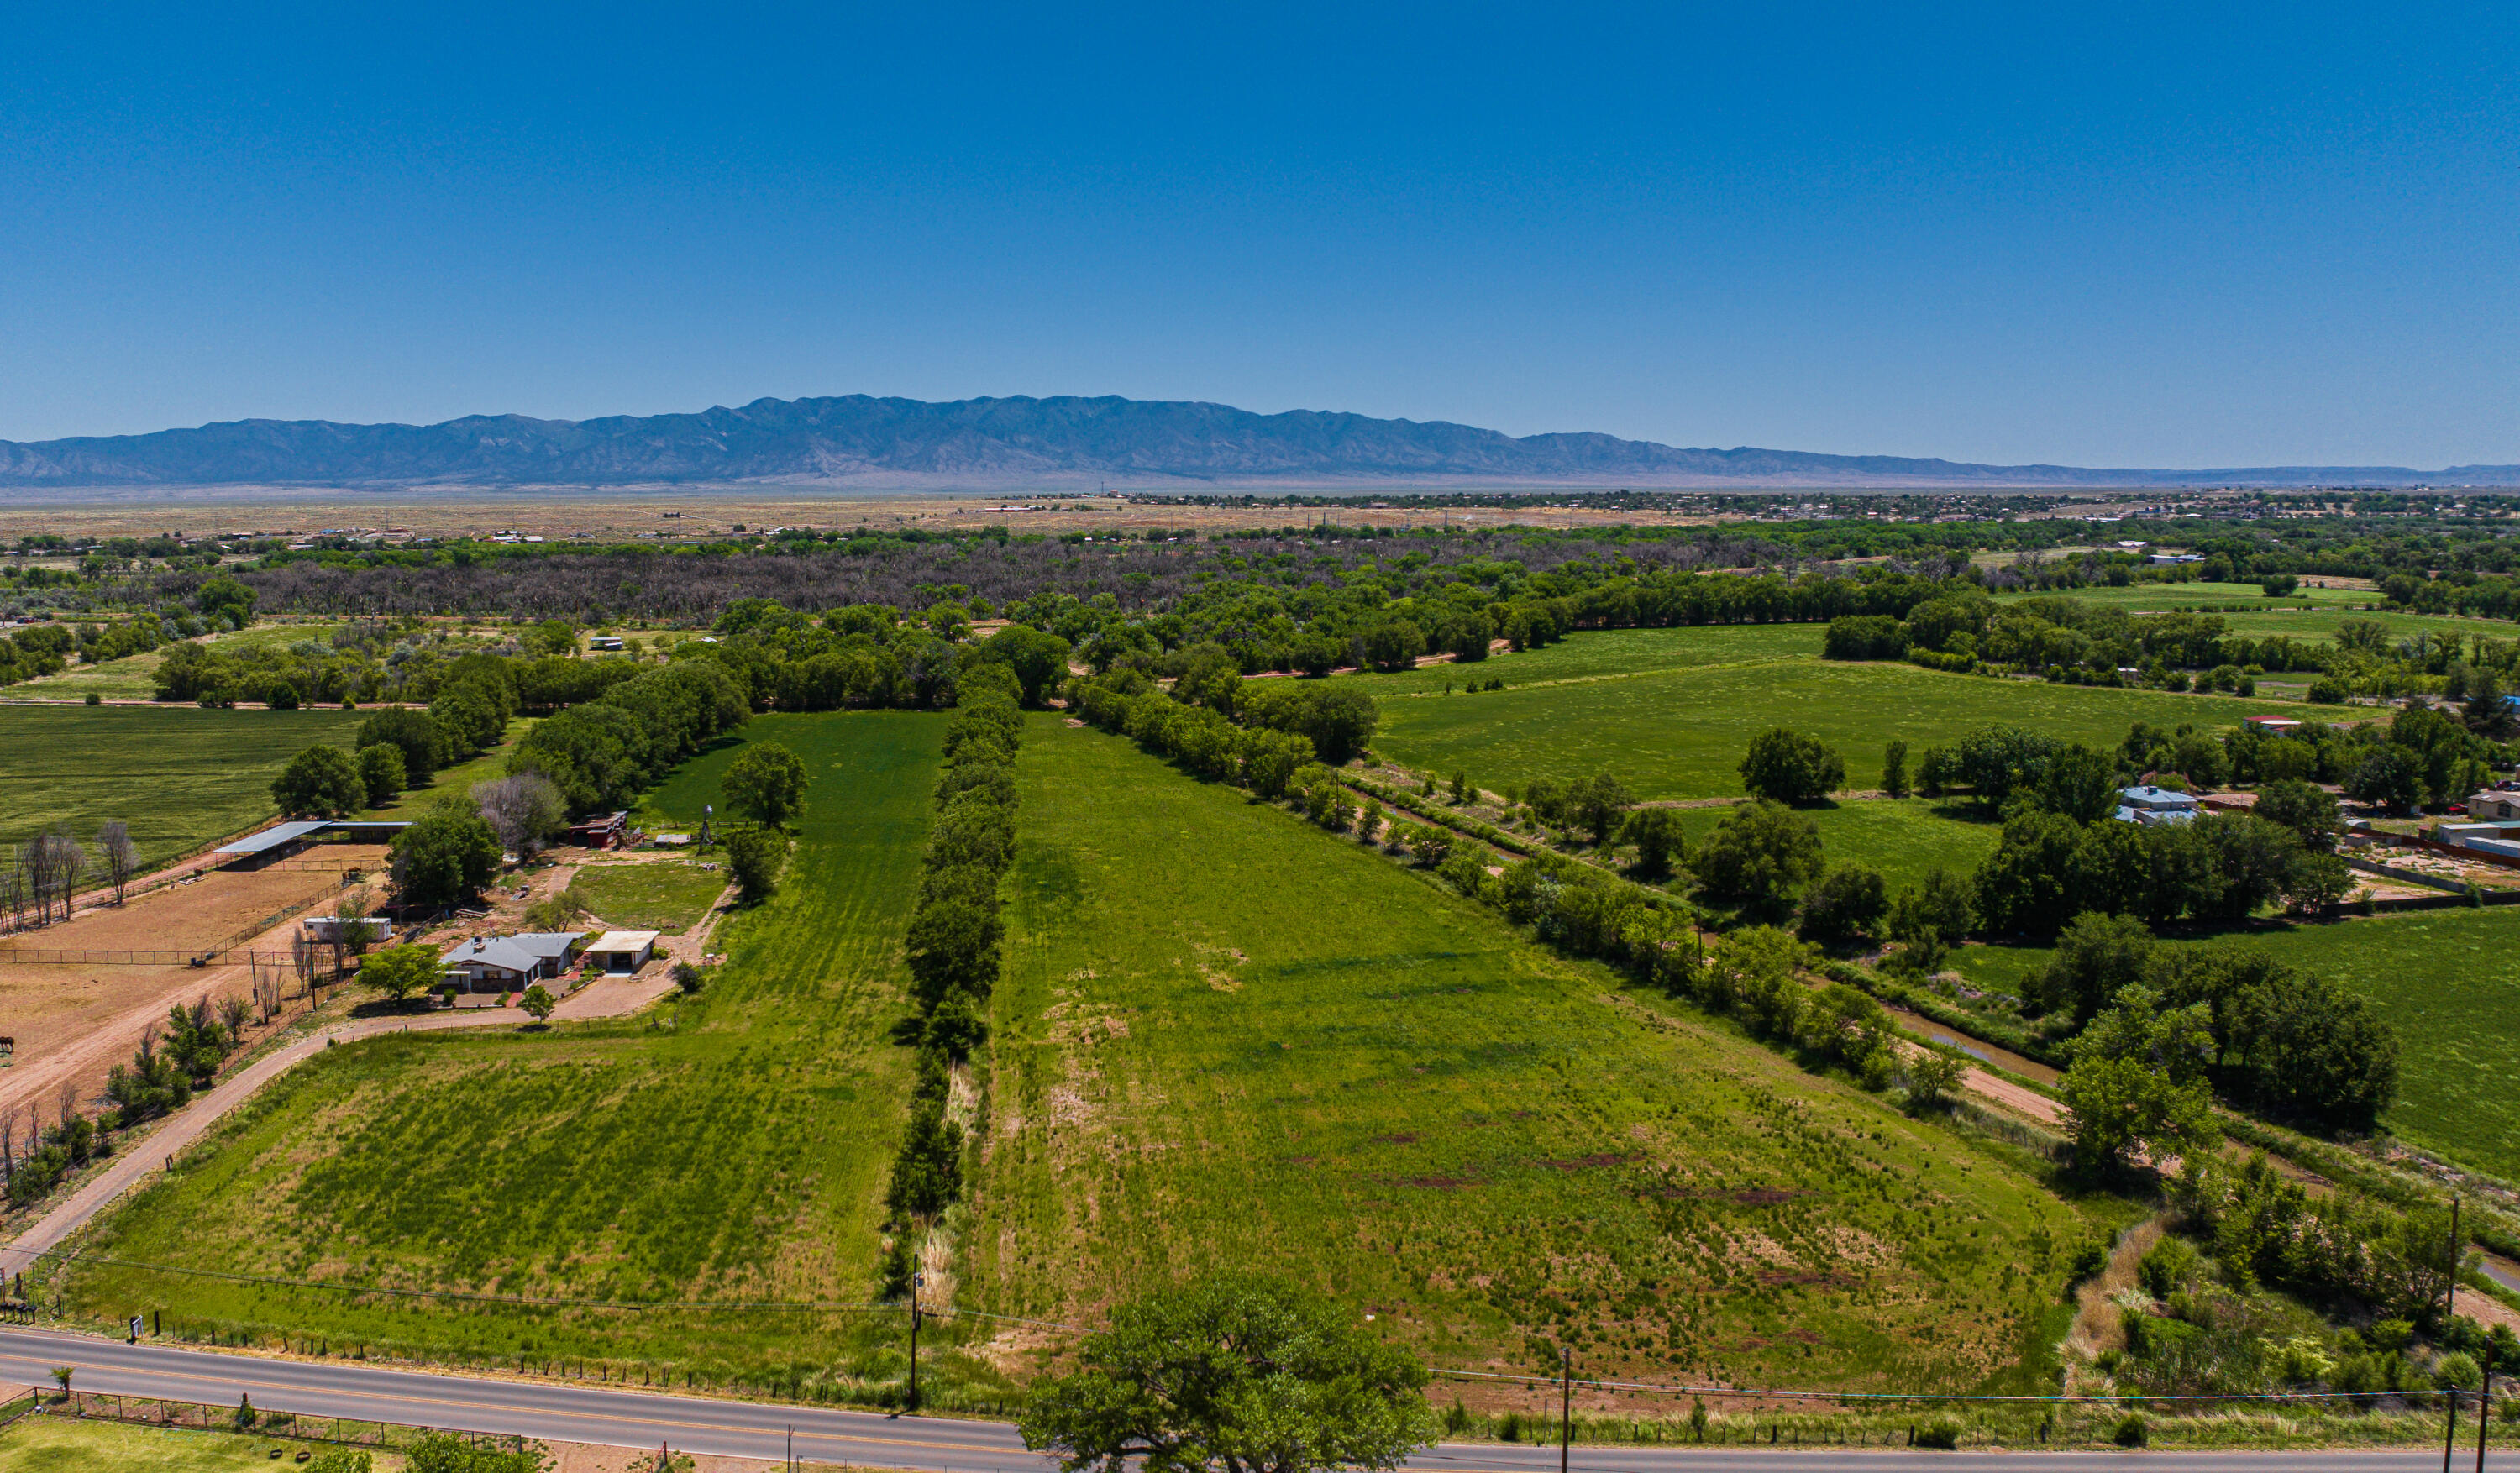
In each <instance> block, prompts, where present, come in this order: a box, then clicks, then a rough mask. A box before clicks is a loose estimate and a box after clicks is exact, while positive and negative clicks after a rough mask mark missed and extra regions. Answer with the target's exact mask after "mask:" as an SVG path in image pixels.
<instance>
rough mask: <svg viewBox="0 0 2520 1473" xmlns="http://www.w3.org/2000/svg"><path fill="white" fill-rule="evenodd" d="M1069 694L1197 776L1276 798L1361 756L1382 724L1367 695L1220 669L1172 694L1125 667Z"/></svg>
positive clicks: (1094, 715) (1090, 713) (1082, 711)
mask: <svg viewBox="0 0 2520 1473" xmlns="http://www.w3.org/2000/svg"><path fill="white" fill-rule="evenodd" d="M1067 694H1068V704H1069V708H1070V709H1072V710H1074V711H1075V712H1076V713H1077V714H1078V715H1079V716H1080V717H1082V718H1083V719H1084V720H1085V721H1086V722H1087V723H1089V724H1091V725H1093V726H1096V727H1099V728H1101V729H1102V730H1103V731H1106V732H1114V733H1118V734H1120V735H1122V736H1126V737H1129V738H1130V739H1131V740H1133V741H1135V742H1137V743H1138V744H1139V745H1140V746H1142V747H1145V748H1146V749H1147V750H1148V751H1150V752H1152V753H1154V754H1155V755H1157V756H1160V757H1166V758H1170V759H1171V760H1173V761H1174V762H1177V763H1179V764H1180V765H1181V766H1182V767H1183V768H1184V769H1186V770H1187V771H1189V772H1191V773H1193V774H1194V775H1195V776H1198V777H1201V778H1206V779H1209V780H1211V781H1221V782H1239V783H1241V784H1243V785H1244V786H1247V787H1249V788H1250V789H1251V790H1252V791H1253V792H1254V793H1257V794H1258V795H1259V796H1261V797H1263V798H1271V799H1275V798H1279V797H1283V796H1284V795H1285V794H1286V792H1287V791H1288V789H1289V786H1290V785H1291V784H1294V783H1295V782H1296V775H1297V774H1298V772H1300V771H1302V770H1303V769H1305V768H1307V767H1308V766H1313V765H1317V764H1343V763H1345V762H1347V761H1348V760H1349V759H1351V758H1353V757H1354V756H1356V755H1357V754H1358V753H1359V752H1361V751H1362V750H1364V746H1365V743H1366V742H1367V741H1368V740H1370V739H1371V738H1372V737H1373V729H1374V726H1375V724H1376V723H1377V722H1378V721H1379V720H1380V713H1379V711H1378V709H1377V708H1376V707H1375V705H1374V702H1373V697H1372V696H1370V695H1367V694H1366V693H1365V692H1362V691H1358V690H1355V689H1353V688H1340V687H1332V686H1321V685H1315V684H1312V683H1309V682H1298V681H1284V680H1272V681H1245V680H1243V678H1242V677H1241V676H1240V675H1239V674H1238V673H1236V672H1234V671H1233V670H1232V669H1231V668H1228V667H1225V666H1222V665H1217V666H1213V667H1211V668H1210V669H1208V670H1206V671H1204V672H1200V673H1199V675H1198V678H1197V679H1193V678H1191V677H1188V676H1186V677H1184V678H1183V679H1182V680H1180V681H1177V682H1176V683H1175V684H1174V687H1173V690H1172V692H1170V693H1167V692H1163V691H1161V690H1158V689H1157V688H1156V687H1155V685H1154V683H1153V682H1152V681H1151V680H1149V679H1148V677H1147V675H1146V674H1145V672H1143V671H1139V670H1134V669H1126V668H1123V669H1118V670H1113V671H1110V672H1108V673H1106V674H1103V675H1099V676H1091V677H1085V678H1080V679H1078V680H1075V681H1073V682H1071V683H1070V684H1069V686H1068V690H1067Z"/></svg>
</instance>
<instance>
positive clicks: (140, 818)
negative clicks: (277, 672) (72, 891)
mask: <svg viewBox="0 0 2520 1473" xmlns="http://www.w3.org/2000/svg"><path fill="white" fill-rule="evenodd" d="M361 719H362V718H361V717H360V714H359V713H358V712H356V711H338V710H303V711H205V710H203V709H202V708H201V707H199V706H29V705H20V706H8V705H0V752H6V753H8V754H9V755H8V760H7V761H6V762H0V839H6V840H9V841H12V842H15V841H18V840H22V839H23V838H25V837H26V836H27V835H29V834H31V833H33V832H34V831H35V830H36V829H38V828H49V827H51V826H54V825H55V824H65V823H66V824H67V825H69V826H70V831H71V832H72V833H74V834H76V835H77V836H78V837H79V839H80V840H81V841H82V842H85V841H88V840H92V839H93V838H95V837H96V829H97V826H98V825H100V824H102V823H104V822H105V821H106V820H108V819H120V820H122V821H123V822H124V823H126V824H128V825H130V826H131V837H132V839H133V841H134V842H136V843H137V844H139V846H140V853H141V856H142V858H143V859H145V860H146V861H148V862H149V863H152V864H155V863H158V861H161V860H165V859H169V858H172V857H173V856H175V855H178V854H181V853H183V852H184V851H185V850H188V849H192V848H195V847H197V846H199V845H201V844H203V843H205V842H207V841H209V840H211V839H215V838H219V837H221V836H222V835H225V834H230V833H234V832H236V831H237V830H239V829H242V828H245V827H248V826H251V825H252V824H254V823H256V822H258V821H260V820H262V819H265V818H268V817H270V816H271V815H272V814H273V812H274V809H273V807H272V802H271V780H272V779H273V778H274V777H275V776H277V775H278V774H279V772H280V769H281V768H282V767H283V766H285V765H287V763H288V761H289V759H290V758H292V757H293V756H295V755H296V754H297V753H298V751H299V750H300V749H302V748H304V747H309V746H313V745H315V744H317V743H319V742H331V743H332V744H334V745H336V746H347V745H348V744H349V741H350V736H351V734H352V733H353V732H355V731H356V730H357V729H358V725H359V722H360V720H361Z"/></svg>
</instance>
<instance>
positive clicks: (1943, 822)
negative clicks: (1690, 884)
mask: <svg viewBox="0 0 2520 1473" xmlns="http://www.w3.org/2000/svg"><path fill="white" fill-rule="evenodd" d="M1732 811H1733V810H1732V808H1731V807H1730V806H1729V805H1728V806H1726V807H1723V808H1684V809H1681V810H1679V813H1680V821H1681V827H1682V829H1683V831H1685V832H1686V833H1687V834H1688V845H1689V849H1690V851H1691V852H1692V853H1693V852H1695V850H1696V848H1697V845H1698V844H1699V843H1700V842H1702V841H1703V840H1704V839H1705V838H1706V836H1707V835H1708V834H1710V833H1713V832H1714V831H1715V826H1716V825H1718V824H1720V823H1722V822H1723V821H1724V817H1725V815H1727V814H1729V813H1731V812H1732ZM1801 813H1802V816H1803V817H1804V818H1807V819H1809V820H1811V821H1812V823H1813V824H1814V825H1815V826H1818V827H1819V829H1820V844H1821V855H1822V857H1823V859H1824V860H1825V861H1826V862H1827V864H1828V867H1829V868H1830V869H1832V870H1834V869H1836V868H1837V867H1838V866H1840V865H1869V866H1871V867H1872V868H1873V869H1875V870H1880V871H1881V877H1882V878H1883V879H1885V880H1888V881H1889V883H1890V891H1891V893H1892V894H1894V895H1895V894H1897V893H1898V891H1899V888H1900V887H1901V886H1902V885H1913V884H1917V883H1920V882H1922V881H1923V879H1924V878H1925V876H1926V875H1927V874H1930V873H1932V872H1933V871H1934V870H1938V869H1939V870H1951V871H1952V872H1953V873H1955V874H1958V875H1960V876H1961V877H1963V878H1966V877H1967V876H1968V875H1970V874H1972V873H1974V872H1976V870H1977V867H1978V863H1979V862H1980V861H1981V860H1984V859H1985V858H1986V857H1987V856H1988V855H1990V854H1993V853H1994V852H1995V842H1996V840H1997V839H1998V838H1999V837H2001V836H2002V834H2003V825H2001V824H2000V823H1997V822H1996V821H1995V819H1994V818H1993V817H1992V816H1991V815H1988V814H1986V813H1983V812H1981V811H1980V809H1979V807H1978V805H1977V804H1974V803H1969V802H1965V801H1958V800H1938V799H1932V798H1900V799H1893V798H1877V799H1875V798H1868V799H1862V800H1852V801H1848V802H1843V803H1831V804H1823V805H1820V806H1817V807H1813V808H1806V809H1803V810H1801Z"/></svg>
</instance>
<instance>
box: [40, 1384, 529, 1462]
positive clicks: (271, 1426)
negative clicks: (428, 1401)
mask: <svg viewBox="0 0 2520 1473" xmlns="http://www.w3.org/2000/svg"><path fill="white" fill-rule="evenodd" d="M22 1401H26V1402H31V1403H33V1404H34V1405H32V1406H26V1407H25V1408H24V1409H23V1410H22V1411H20V1412H19V1413H18V1415H21V1416H23V1415H27V1414H30V1413H34V1412H41V1413H43V1414H45V1415H66V1416H72V1417H79V1418H83V1419H86V1420H92V1421H107V1422H131V1423H138V1424H140V1425H144V1426H150V1427H192V1428H200V1429H203V1430H218V1431H228V1432H252V1433H254V1434H255V1435H257V1436H261V1437H271V1438H287V1439H293V1440H295V1441H298V1442H308V1443H333V1444H338V1445H341V1446H344V1447H351V1448H374V1449H377V1450H378V1451H385V1452H403V1451H410V1449H411V1448H412V1446H413V1445H414V1444H416V1443H418V1442H419V1441H420V1440H421V1439H422V1438H424V1437H427V1436H428V1435H429V1434H431V1433H437V1434H440V1435H452V1436H456V1437H462V1438H465V1439H467V1440H468V1441H476V1442H477V1441H479V1440H481V1434H479V1433H474V1432H463V1431H458V1430H456V1429H452V1428H445V1427H429V1426H425V1425H420V1424H416V1423H405V1422H372V1421H362V1420H359V1419H357V1418H355V1417H330V1416H310V1415H307V1414H304V1413H301V1412H294V1411H283V1410H266V1409H264V1408H262V1407H253V1406H243V1405H240V1406H211V1405H209V1404H206V1403H203V1402H183V1401H177V1400H175V1399H173V1398H171V1397H130V1396H116V1395H113V1394H112V1393H110V1392H95V1391H65V1392H51V1393H46V1392H41V1391H30V1392H29V1393H28V1394H27V1396H26V1397H25V1398H22ZM11 1405H13V1406H14V1405H17V1404H14V1403H13V1404H11ZM5 1425H7V1422H6V1421H5V1420H0V1426H5ZM494 1441H508V1440H507V1439H494ZM274 1455H275V1456H276V1455H277V1454H274Z"/></svg>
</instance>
